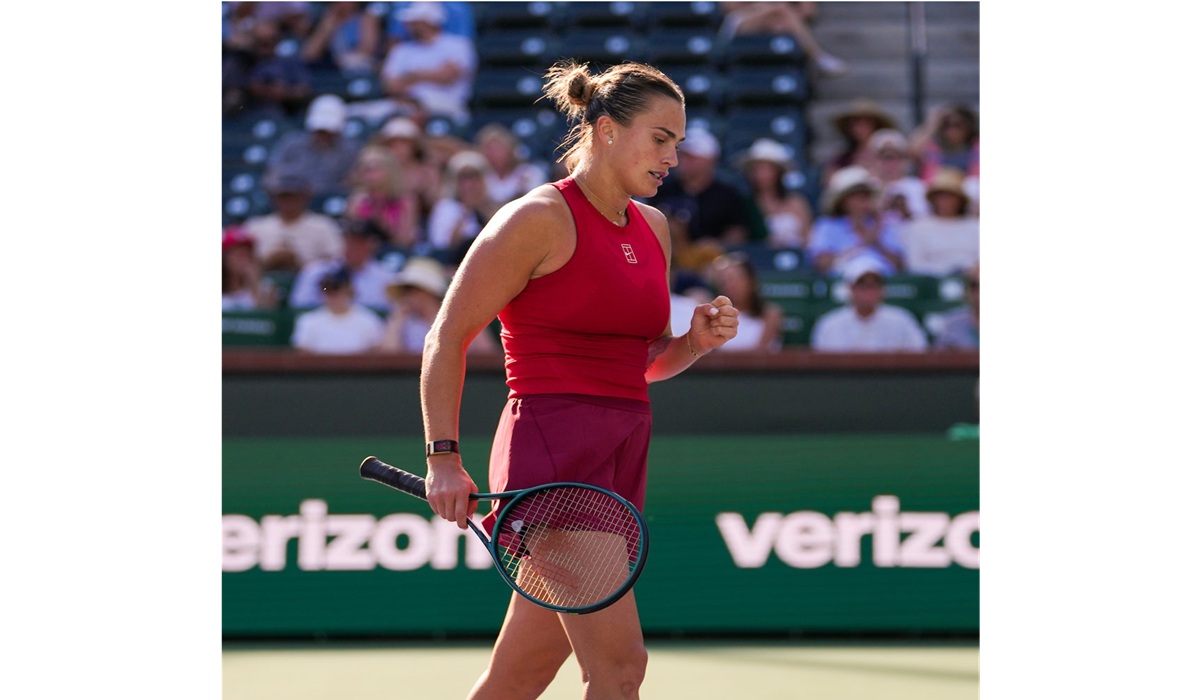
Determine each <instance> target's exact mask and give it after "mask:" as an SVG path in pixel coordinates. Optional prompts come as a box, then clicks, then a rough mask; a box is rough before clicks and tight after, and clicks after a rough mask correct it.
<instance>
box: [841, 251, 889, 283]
mask: <svg viewBox="0 0 1200 700" xmlns="http://www.w3.org/2000/svg"><path fill="white" fill-rule="evenodd" d="M866 275H879V277H880V278H886V277H887V271H886V270H885V269H884V267H883V263H881V262H879V260H878V259H876V258H875V257H874V256H872V255H858V256H855V257H853V258H851V259H850V260H849V261H848V262H847V263H846V264H845V266H844V267H843V268H842V279H843V280H845V281H846V282H847V283H849V284H854V283H855V282H857V281H859V280H860V279H862V278H863V277H864V276H866Z"/></svg>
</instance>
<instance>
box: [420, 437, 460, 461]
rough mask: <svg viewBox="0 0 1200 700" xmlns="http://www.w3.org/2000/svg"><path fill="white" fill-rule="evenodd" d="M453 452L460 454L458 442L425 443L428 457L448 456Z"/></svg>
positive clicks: (436, 441)
mask: <svg viewBox="0 0 1200 700" xmlns="http://www.w3.org/2000/svg"><path fill="white" fill-rule="evenodd" d="M451 452H453V453H455V454H457V453H458V440H434V441H433V442H427V443H425V456H426V457H432V456H434V455H448V454H450V453H451Z"/></svg>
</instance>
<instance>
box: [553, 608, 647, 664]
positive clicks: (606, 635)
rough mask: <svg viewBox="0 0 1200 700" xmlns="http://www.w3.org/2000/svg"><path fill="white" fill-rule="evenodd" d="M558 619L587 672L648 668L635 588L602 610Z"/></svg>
mask: <svg viewBox="0 0 1200 700" xmlns="http://www.w3.org/2000/svg"><path fill="white" fill-rule="evenodd" d="M559 618H560V619H561V620H562V626H563V628H564V629H565V630H566V632H567V638H568V639H570V642H571V646H572V648H573V649H574V651H575V658H576V659H577V660H578V661H579V665H580V666H582V667H583V669H584V671H585V672H593V673H595V672H600V671H602V670H604V669H609V670H611V669H614V668H616V669H621V668H624V669H629V668H634V669H644V668H645V665H646V647H645V642H644V640H643V639H642V624H641V619H640V618H639V616H638V610H637V602H636V601H635V599H634V597H633V591H630V592H628V593H626V594H625V595H624V596H622V597H621V599H620V600H618V601H617V602H615V603H613V604H612V605H610V606H609V607H607V608H604V609H603V610H599V611H597V612H594V613H587V614H586V615H567V614H561V615H559Z"/></svg>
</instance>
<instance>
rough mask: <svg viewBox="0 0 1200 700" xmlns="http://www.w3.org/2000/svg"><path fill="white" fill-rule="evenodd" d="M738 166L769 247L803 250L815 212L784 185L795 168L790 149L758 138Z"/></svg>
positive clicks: (754, 214)
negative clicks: (787, 176) (789, 172)
mask: <svg viewBox="0 0 1200 700" xmlns="http://www.w3.org/2000/svg"><path fill="white" fill-rule="evenodd" d="M738 165H739V166H740V168H741V170H742V173H743V174H744V176H745V178H746V183H747V184H748V185H749V189H750V195H751V199H750V208H751V211H750V215H751V217H755V216H757V217H761V219H762V222H763V226H764V227H765V229H766V244H767V245H768V246H770V247H772V248H804V247H805V246H806V245H807V244H808V235H809V230H810V229H811V228H812V223H813V212H812V207H810V206H809V205H808V200H807V199H805V198H804V197H803V196H802V195H800V194H799V193H798V192H795V191H793V190H789V189H788V188H787V186H785V185H784V179H783V178H784V175H786V174H787V173H788V171H790V170H793V169H795V167H796V163H795V161H794V160H793V159H792V155H791V153H789V152H788V149H787V147H786V146H784V145H783V144H781V143H779V142H778V141H775V140H772V139H767V138H762V139H757V140H755V141H754V143H752V144H751V145H750V148H749V150H747V151H746V153H745V155H743V156H742V157H741V158H740V159H739V160H738ZM738 308H741V307H738Z"/></svg>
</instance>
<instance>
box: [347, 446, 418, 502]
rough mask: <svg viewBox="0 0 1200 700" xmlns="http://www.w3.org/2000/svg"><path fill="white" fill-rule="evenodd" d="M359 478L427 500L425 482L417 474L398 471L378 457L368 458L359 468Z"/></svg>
mask: <svg viewBox="0 0 1200 700" xmlns="http://www.w3.org/2000/svg"><path fill="white" fill-rule="evenodd" d="M358 473H359V476H361V477H362V478H364V479H370V480H371V481H378V482H379V483H381V484H383V485H384V486H391V487H392V488H394V489H396V490H398V491H403V492H404V493H407V494H409V495H410V496H416V497H417V498H419V499H421V500H422V501H424V500H427V499H426V498H425V480H424V479H422V478H421V477H419V476H417V475H416V474H410V473H408V472H406V471H404V470H403V469H397V468H396V467H393V466H392V465H390V464H385V463H383V462H381V461H379V459H378V458H376V457H367V458H366V459H364V460H363V461H362V464H361V465H359V467H358Z"/></svg>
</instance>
